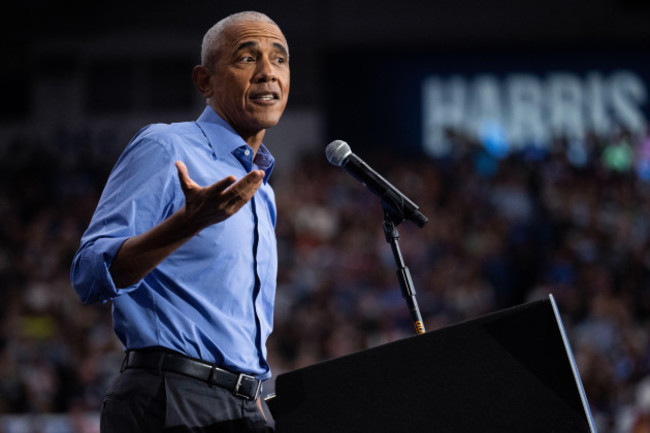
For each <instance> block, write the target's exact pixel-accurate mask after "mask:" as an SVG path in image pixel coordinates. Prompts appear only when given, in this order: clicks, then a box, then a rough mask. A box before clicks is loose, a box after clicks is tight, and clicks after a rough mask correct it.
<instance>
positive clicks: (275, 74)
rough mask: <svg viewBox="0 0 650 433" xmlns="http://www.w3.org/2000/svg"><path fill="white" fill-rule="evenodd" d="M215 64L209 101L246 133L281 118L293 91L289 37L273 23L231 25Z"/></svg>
mask: <svg viewBox="0 0 650 433" xmlns="http://www.w3.org/2000/svg"><path fill="white" fill-rule="evenodd" d="M225 35H226V39H225V43H224V44H223V46H222V47H221V49H220V50H219V53H218V55H217V59H216V62H215V64H214V65H206V66H208V68H209V69H211V71H212V72H211V74H210V90H211V96H208V101H209V103H210V105H211V106H212V108H214V110H215V111H216V112H217V113H218V114H219V115H220V116H221V117H222V118H223V119H224V120H226V121H227V122H228V123H229V124H230V126H232V127H233V128H234V129H235V131H237V132H238V133H239V134H240V135H241V136H243V137H246V136H250V135H254V134H257V133H259V132H260V131H262V130H265V129H267V128H270V127H272V126H274V125H276V124H277V123H278V121H279V120H280V116H281V115H282V113H283V111H284V108H285V106H286V105H287V98H288V96H289V78H290V74H289V52H288V47H287V42H286V40H285V38H284V36H283V35H282V32H281V31H280V29H278V27H276V26H275V25H273V24H270V23H265V22H255V21H243V22H240V23H237V24H233V25H231V26H230V27H229V28H227V29H226V33H225Z"/></svg>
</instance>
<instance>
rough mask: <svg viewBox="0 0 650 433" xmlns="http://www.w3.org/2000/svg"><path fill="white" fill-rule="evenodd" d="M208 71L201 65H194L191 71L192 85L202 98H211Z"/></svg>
mask: <svg viewBox="0 0 650 433" xmlns="http://www.w3.org/2000/svg"><path fill="white" fill-rule="evenodd" d="M210 76H211V74H210V70H209V69H208V68H206V67H205V66H203V65H196V66H195V67H194V70H193V71H192V79H193V80H194V85H195V86H196V88H197V89H198V91H199V92H200V93H201V95H202V96H203V97H204V98H206V99H207V98H210V97H211V96H212V85H211V83H210Z"/></svg>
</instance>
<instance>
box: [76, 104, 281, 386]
mask: <svg viewBox="0 0 650 433" xmlns="http://www.w3.org/2000/svg"><path fill="white" fill-rule="evenodd" d="M177 160H180V161H183V162H184V163H185V165H186V166H187V168H188V173H189V175H190V177H191V178H192V179H193V180H194V181H195V182H196V183H197V184H199V185H200V186H208V185H212V184H213V183H215V182H217V181H219V180H221V179H223V178H225V177H227V176H229V175H234V176H235V177H237V179H240V178H242V177H243V176H244V175H246V173H248V172H250V171H251V170H253V169H258V168H259V169H262V170H264V171H265V173H266V175H265V177H264V181H263V183H262V186H261V187H260V188H259V189H258V191H257V192H256V193H255V196H254V197H253V199H252V200H251V201H250V202H249V203H247V204H246V205H245V206H244V207H243V208H242V209H240V210H239V211H238V212H237V213H236V214H235V215H233V216H232V217H230V218H228V219H227V220H225V221H223V222H221V223H218V224H215V225H212V226H210V227H208V228H206V229H204V230H202V231H201V232H200V233H199V234H198V235H196V236H194V237H193V238H192V239H190V240H189V241H188V242H187V243H185V244H184V245H183V246H181V247H180V248H179V249H178V250H176V251H175V252H174V253H172V254H171V255H170V256H169V257H167V258H166V259H165V260H164V261H163V262H162V263H161V264H160V265H158V267H157V268H156V269H154V270H153V271H152V272H151V273H149V274H148V275H147V276H146V277H145V278H144V279H142V280H141V281H139V282H138V283H137V284H134V285H132V286H129V287H115V284H114V283H113V281H112V279H111V276H110V274H109V267H110V265H111V263H112V261H113V258H114V257H115V254H116V253H117V251H118V249H119V248H120V246H121V245H122V243H123V242H124V241H125V240H126V239H128V238H129V237H132V236H135V235H138V234H140V233H143V232H145V231H147V230H149V229H150V228H152V227H154V226H156V225H157V224H159V223H160V222H162V221H163V220H165V219H166V218H168V217H169V216H170V215H172V214H173V213H174V212H176V211H177V210H178V209H180V208H181V207H182V206H183V205H184V203H185V196H184V195H183V191H182V190H181V187H180V181H179V180H178V175H177V171H176V167H175V166H174V162H175V161H177ZM273 162H274V160H273V157H272V156H271V154H270V153H269V152H268V150H267V149H266V147H265V146H264V145H262V146H260V148H259V150H258V152H257V155H256V156H255V159H253V149H252V148H250V147H249V146H248V145H247V144H246V143H245V142H244V140H243V139H242V138H241V137H240V136H239V135H237V133H236V132H235V131H234V130H233V129H232V128H231V127H230V126H229V125H228V124H227V123H226V122H225V121H224V120H223V119H221V118H220V117H219V116H218V115H217V114H216V113H215V112H214V110H213V109H212V108H210V107H209V106H208V107H207V108H206V109H205V110H204V112H203V113H202V114H201V116H200V117H199V119H198V120H197V121H196V122H182V123H173V124H169V125H167V124H155V125H150V126H147V127H145V128H144V129H142V130H141V131H140V132H138V134H137V135H136V136H135V137H134V138H133V140H132V141H131V142H130V143H129V145H128V146H127V147H126V149H125V150H124V152H123V153H122V155H121V156H120V158H119V160H118V161H117V163H116V165H115V167H114V168H113V170H112V171H111V174H110V176H109V179H108V181H107V183H106V186H105V189H104V192H103V193H102V196H101V199H100V201H99V204H98V206H97V209H96V211H95V214H94V215H93V218H92V221H91V222H90V225H89V227H88V229H87V230H86V232H85V233H84V235H83V237H82V239H81V246H80V248H79V250H78V251H77V253H76V255H75V257H74V260H73V264H72V269H71V280H72V284H73V286H74V288H75V290H76V291H77V293H78V295H79V297H80V299H81V301H82V302H84V303H91V302H97V301H104V302H105V301H112V303H113V305H112V308H113V325H114V328H115V332H116V334H117V336H118V337H119V339H120V340H121V341H122V343H123V344H124V347H125V349H138V348H145V347H151V346H161V347H165V348H169V349H172V350H175V351H178V352H181V353H183V354H185V355H187V356H190V357H193V358H199V359H203V360H205V361H208V362H213V363H217V364H218V365H220V366H222V367H223V368H226V369H229V370H231V371H235V372H242V373H247V374H253V375H255V376H256V377H258V378H261V379H265V378H267V377H269V376H270V370H269V366H268V364H267V361H266V348H265V342H266V339H267V337H268V335H269V334H270V333H271V330H272V326H273V303H274V298H275V288H276V275H277V247H276V239H275V221H276V207H275V197H274V194H273V190H272V188H271V186H270V185H269V184H268V183H267V181H268V177H269V175H270V173H271V170H272V168H273Z"/></svg>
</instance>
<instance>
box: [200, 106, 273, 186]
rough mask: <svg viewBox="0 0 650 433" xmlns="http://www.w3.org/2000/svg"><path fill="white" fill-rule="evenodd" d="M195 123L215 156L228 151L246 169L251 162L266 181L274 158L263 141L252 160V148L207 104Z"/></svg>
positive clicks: (249, 166) (249, 167)
mask: <svg viewBox="0 0 650 433" xmlns="http://www.w3.org/2000/svg"><path fill="white" fill-rule="evenodd" d="M196 123H197V124H198V125H199V127H200V128H201V130H202V131H203V133H204V135H205V138H206V139H207V140H208V144H209V145H210V147H211V148H212V151H213V152H214V154H215V156H217V158H218V157H219V156H222V155H225V154H229V153H230V154H232V155H234V156H235V158H237V160H238V161H239V162H241V163H242V165H243V166H244V167H245V168H246V169H247V170H248V171H251V170H252V169H253V164H256V165H257V166H258V167H259V168H260V169H261V170H264V173H265V174H264V182H265V183H266V182H267V181H268V179H269V176H270V175H271V172H272V171H273V167H274V166H275V158H274V157H273V155H272V154H271V152H270V151H269V150H268V148H267V147H266V146H265V145H264V143H262V144H260V147H259V149H258V150H257V153H256V155H255V159H254V160H253V157H252V153H253V149H252V148H251V147H250V146H249V145H248V144H247V143H246V142H245V141H244V139H243V138H241V137H240V136H239V134H237V132H235V130H234V129H233V128H232V126H230V125H229V124H228V122H226V121H225V120H223V119H222V118H221V116H219V115H218V114H217V112H216V111H214V109H213V108H212V107H210V106H209V105H207V106H206V107H205V109H204V110H203V113H201V115H200V116H199V118H198V119H197V121H196ZM246 150H248V154H246Z"/></svg>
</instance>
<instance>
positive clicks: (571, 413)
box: [267, 297, 595, 433]
mask: <svg viewBox="0 0 650 433" xmlns="http://www.w3.org/2000/svg"><path fill="white" fill-rule="evenodd" d="M267 402H268V405H269V408H270V410H271V413H272V414H273V417H274V419H275V427H276V431H277V433H320V432H323V433H325V432H327V433H333V432H335V433H347V432H350V433H363V432H372V433H381V432H387V433H388V432H390V433H402V432H435V433H464V432H471V433H475V432H481V433H509V432H513V433H515V432H516V433H522V432H526V433H535V432H545V433H551V432H553V433H581V432H589V433H595V428H594V425H593V420H592V417H591V413H590V410H589V406H588V404H587V400H586V398H585V394H584V390H583V388H582V383H581V381H580V376H579V374H578V370H577V368H576V365H575V361H574V359H573V356H572V353H571V349H570V346H569V343H568V340H567V338H566V335H565V332H564V328H563V326H562V322H561V319H560V316H559V314H558V311H557V308H556V305H555V302H554V300H553V298H552V297H549V299H545V300H541V301H535V302H531V303H528V304H524V305H521V306H518V307H513V308H509V309H506V310H502V311H499V312H496V313H493V314H490V315H487V316H484V317H481V318H478V319H475V320H471V321H467V322H463V323H460V324H457V325H453V326H449V327H447V328H443V329H440V330H437V331H433V332H427V333H425V334H421V335H416V336H413V337H410V338H406V339H404V340H400V341H397V342H394V343H389V344H386V345H383V346H379V347H376V348H373V349H369V350H366V351H363V352H359V353H356V354H352V355H348V356H344V357H341V358H338V359H335V360H332V361H326V362H322V363H319V364H316V365H313V366H310V367H306V368H303V369H299V370H295V371H292V372H288V373H285V374H281V375H279V376H278V377H277V379H276V395H275V397H272V398H270V399H268V400H267Z"/></svg>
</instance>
